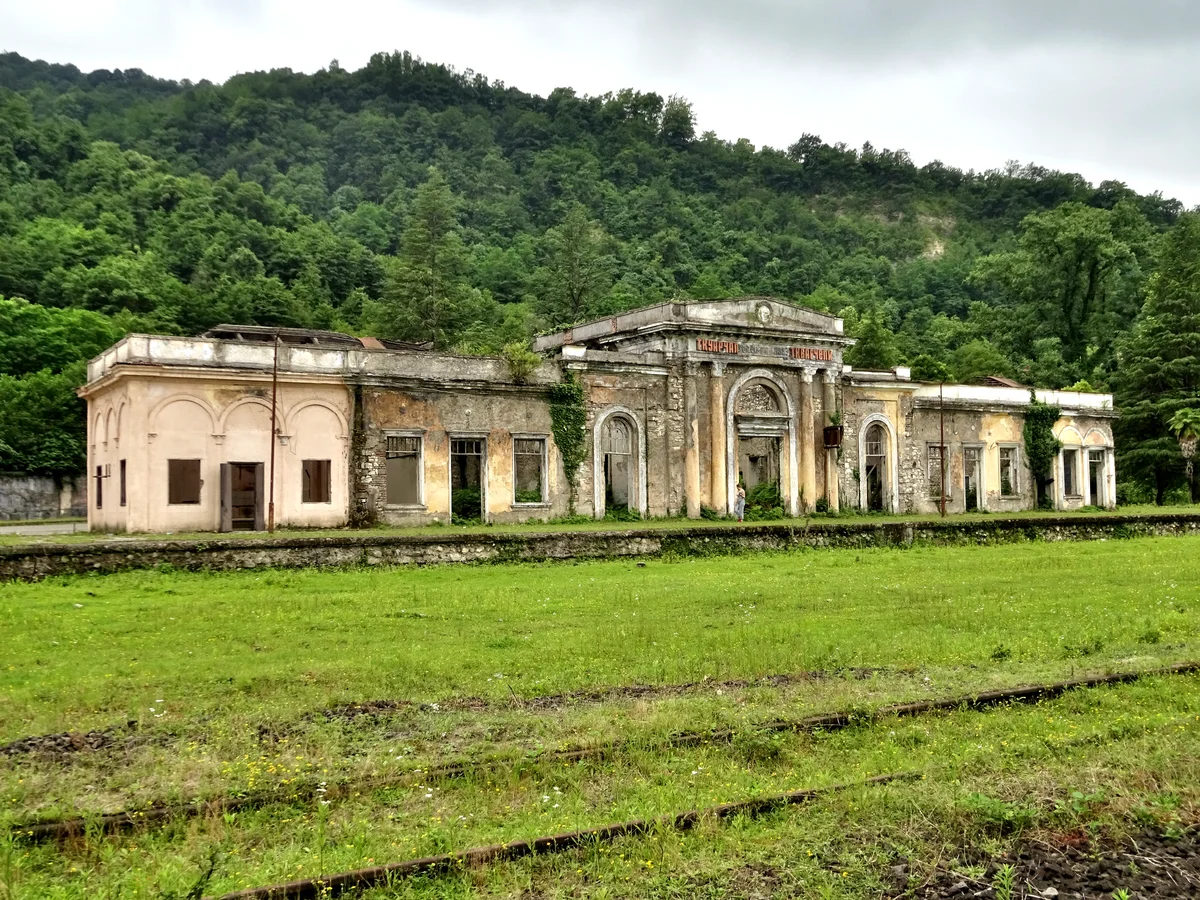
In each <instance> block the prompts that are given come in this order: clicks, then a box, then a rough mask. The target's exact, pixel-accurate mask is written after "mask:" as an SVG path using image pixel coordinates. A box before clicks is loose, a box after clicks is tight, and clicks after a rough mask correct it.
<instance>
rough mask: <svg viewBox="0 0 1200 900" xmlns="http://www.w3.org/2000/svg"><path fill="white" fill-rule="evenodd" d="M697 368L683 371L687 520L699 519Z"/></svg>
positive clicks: (693, 365) (684, 487) (690, 365)
mask: <svg viewBox="0 0 1200 900" xmlns="http://www.w3.org/2000/svg"><path fill="white" fill-rule="evenodd" d="M697 372H698V368H697V366H696V365H695V364H693V363H688V365H687V366H686V367H685V368H684V371H683V495H684V502H685V506H686V508H687V517H688V518H689V519H698V518H700V420H699V418H698V415H697V412H696V375H697Z"/></svg>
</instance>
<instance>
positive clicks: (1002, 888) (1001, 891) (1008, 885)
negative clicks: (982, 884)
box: [992, 863, 1016, 900]
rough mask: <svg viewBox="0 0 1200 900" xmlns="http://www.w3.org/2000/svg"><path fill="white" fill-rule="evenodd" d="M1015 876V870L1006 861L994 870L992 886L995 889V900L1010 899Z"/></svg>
mask: <svg viewBox="0 0 1200 900" xmlns="http://www.w3.org/2000/svg"><path fill="white" fill-rule="evenodd" d="M1015 876H1016V870H1015V869H1014V868H1013V867H1012V866H1011V865H1009V864H1008V863H1005V864H1004V865H1002V866H1001V867H1000V868H998V869H997V870H996V874H995V875H994V876H992V887H994V888H995V889H996V900H1012V896H1013V881H1014V879H1015Z"/></svg>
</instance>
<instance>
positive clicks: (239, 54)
mask: <svg viewBox="0 0 1200 900" xmlns="http://www.w3.org/2000/svg"><path fill="white" fill-rule="evenodd" d="M0 48H2V49H6V50H15V51H16V52H18V53H21V54H22V55H24V56H27V57H32V58H40V59H45V60H47V61H51V62H63V63H67V62H69V63H74V64H75V65H77V66H79V67H80V68H81V69H84V70H85V71H87V70H91V69H96V68H107V69H113V68H131V67H138V68H141V69H144V70H146V71H147V72H149V73H150V74H153V75H158V76H161V77H170V78H190V79H192V80H193V81H198V80H200V79H202V78H208V79H210V80H212V81H223V80H224V79H226V78H228V77H229V76H230V75H233V74H235V73H237V72H244V71H250V70H255V69H268V68H274V67H284V66H286V67H289V68H292V69H296V70H299V71H306V72H311V71H314V70H316V69H319V68H322V67H323V66H325V65H326V64H327V63H328V62H329V61H330V60H332V59H337V60H338V61H339V62H340V63H341V65H342V66H343V67H344V68H347V69H355V68H359V67H360V66H362V65H363V64H364V63H365V62H366V61H367V59H368V57H369V56H370V55H371V54H372V53H374V52H377V51H380V50H410V51H412V52H413V53H414V54H416V55H418V56H421V57H423V58H424V59H426V60H429V61H436V62H444V63H449V64H452V65H454V66H455V67H456V68H459V69H465V68H470V69H474V70H475V71H477V72H482V73H484V74H486V75H487V76H489V77H490V78H494V79H496V78H498V79H501V80H503V81H504V82H506V83H507V84H509V85H512V86H516V87H519V88H522V89H523V90H526V91H530V92H532V93H538V94H543V95H544V94H546V93H548V92H549V91H550V90H552V89H553V88H555V87H560V86H570V87H573V88H575V89H576V91H578V92H579V93H581V94H599V93H604V92H606V91H610V90H618V89H620V88H622V87H634V88H637V89H640V90H644V91H657V92H659V93H660V94H663V95H668V94H672V93H678V94H682V95H683V96H685V97H687V98H688V99H689V100H691V101H692V103H693V105H694V107H695V110H696V115H697V118H698V124H699V127H700V129H701V130H710V129H711V130H713V131H715V132H716V133H717V134H718V135H720V136H721V137H722V138H725V139H728V140H736V139H737V138H740V137H745V138H749V139H750V140H751V141H752V142H754V143H755V144H756V145H758V146H762V145H764V144H769V145H771V146H774V147H780V148H784V147H787V146H788V145H789V144H790V143H792V142H793V141H794V140H795V139H796V138H798V137H799V136H800V135H801V134H802V133H803V132H806V131H808V132H814V133H817V134H819V135H821V137H823V138H824V139H825V140H826V141H829V142H831V143H832V142H836V141H845V142H846V143H848V144H851V145H853V146H860V145H861V144H862V143H863V141H867V140H869V141H871V142H872V143H873V144H874V145H875V146H876V147H888V148H891V149H896V148H903V149H905V150H908V151H909V153H911V154H912V156H913V158H914V159H915V160H916V161H917V163H919V164H920V163H925V162H928V161H929V160H932V159H941V160H942V161H944V162H946V163H948V164H951V165H955V166H958V167H960V168H963V169H969V168H975V169H987V168H995V167H1000V166H1003V165H1004V164H1005V162H1006V161H1008V160H1012V159H1016V160H1020V161H1021V162H1031V161H1032V162H1036V163H1038V164H1040V165H1044V166H1048V167H1052V168H1059V169H1064V170H1068V171H1074V172H1080V173H1082V174H1083V175H1084V176H1086V177H1087V178H1088V179H1090V180H1091V181H1093V182H1096V183H1098V182H1100V181H1102V180H1105V179H1110V178H1111V179H1116V180H1119V181H1124V182H1126V183H1127V184H1128V185H1130V186H1131V187H1133V188H1135V189H1137V190H1139V191H1142V192H1150V191H1155V190H1159V191H1162V192H1163V193H1164V194H1165V195H1167V196H1168V197H1171V196H1173V197H1178V198H1179V199H1180V200H1182V201H1183V202H1184V203H1185V204H1187V205H1188V206H1193V205H1196V204H1200V2H1197V0H991V2H980V0H791V2H789V0H740V2H736V0H725V2H722V0H440V2H439V0H391V2H389V0H339V2H337V3H327V2H326V3H321V2H316V0H174V2H173V0H86V2H85V0H77V2H75V0H41V2H38V3H22V2H18V0H0Z"/></svg>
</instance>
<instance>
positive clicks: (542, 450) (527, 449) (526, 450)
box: [513, 438, 546, 503]
mask: <svg viewBox="0 0 1200 900" xmlns="http://www.w3.org/2000/svg"><path fill="white" fill-rule="evenodd" d="M545 460H546V439H545V438H516V439H514V440H513V501H514V502H515V503H545V502H546V465H545Z"/></svg>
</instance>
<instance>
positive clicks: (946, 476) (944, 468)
mask: <svg viewBox="0 0 1200 900" xmlns="http://www.w3.org/2000/svg"><path fill="white" fill-rule="evenodd" d="M943 449H945V450H946V456H945V459H943V458H942V450H943ZM928 452H929V463H928V466H927V469H926V474H927V476H928V481H929V496H930V497H937V498H940V497H941V496H942V490H943V489H944V490H945V491H946V497H947V499H948V498H949V497H950V448H949V447H946V448H943V447H942V445H941V444H930V445H929V447H928ZM943 485H944V486H945V487H944V488H943Z"/></svg>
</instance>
